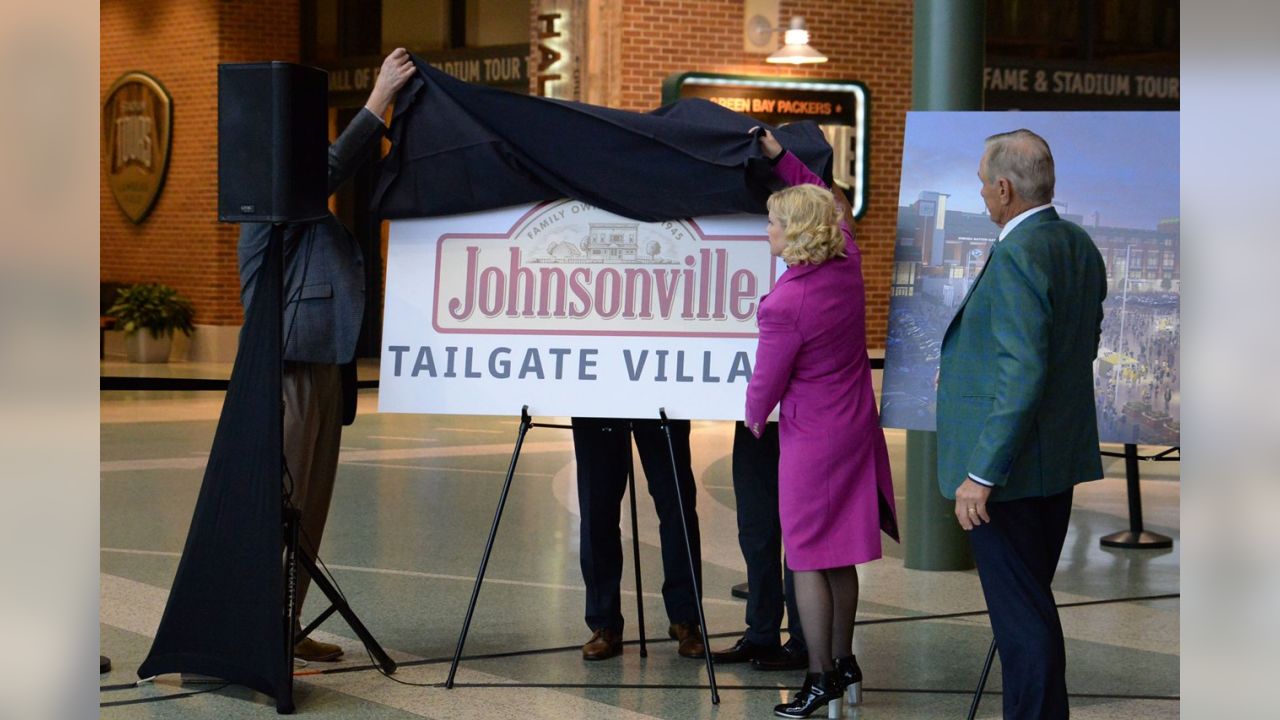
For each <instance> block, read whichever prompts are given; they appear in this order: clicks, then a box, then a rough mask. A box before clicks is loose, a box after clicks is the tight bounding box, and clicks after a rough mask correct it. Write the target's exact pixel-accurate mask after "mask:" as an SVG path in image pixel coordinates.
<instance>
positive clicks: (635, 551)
mask: <svg viewBox="0 0 1280 720" xmlns="http://www.w3.org/2000/svg"><path fill="white" fill-rule="evenodd" d="M627 492H628V493H629V494H630V495H631V554H632V557H633V558H635V563H634V564H635V566H636V616H637V618H638V622H639V624H640V657H649V649H648V647H646V645H645V639H644V586H643V585H642V584H641V582H640V530H639V526H638V524H637V522H636V463H635V459H634V458H632V457H631V442H630V441H629V440H628V442H627Z"/></svg>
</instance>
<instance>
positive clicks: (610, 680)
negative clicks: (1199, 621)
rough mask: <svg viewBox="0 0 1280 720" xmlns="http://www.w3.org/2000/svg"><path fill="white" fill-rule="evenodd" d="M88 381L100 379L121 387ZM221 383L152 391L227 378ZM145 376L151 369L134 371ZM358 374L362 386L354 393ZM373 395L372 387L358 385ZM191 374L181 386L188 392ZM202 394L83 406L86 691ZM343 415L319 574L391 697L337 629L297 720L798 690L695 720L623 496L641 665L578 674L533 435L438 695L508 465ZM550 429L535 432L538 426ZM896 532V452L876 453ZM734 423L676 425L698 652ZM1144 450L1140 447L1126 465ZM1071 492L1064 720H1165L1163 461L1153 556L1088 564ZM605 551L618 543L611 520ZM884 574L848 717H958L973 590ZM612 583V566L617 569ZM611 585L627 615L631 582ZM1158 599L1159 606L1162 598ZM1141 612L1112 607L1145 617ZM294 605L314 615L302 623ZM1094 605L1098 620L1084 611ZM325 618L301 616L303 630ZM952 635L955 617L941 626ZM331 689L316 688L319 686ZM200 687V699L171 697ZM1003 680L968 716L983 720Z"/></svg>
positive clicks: (571, 497)
mask: <svg viewBox="0 0 1280 720" xmlns="http://www.w3.org/2000/svg"><path fill="white" fill-rule="evenodd" d="M117 370H118V368H116V367H114V366H110V367H108V366H104V374H124V372H126V371H125V370H120V371H119V372H117ZM224 371H225V368H222V369H220V368H198V369H194V368H189V367H188V368H184V367H182V366H180V365H179V366H177V367H173V368H169V369H167V370H162V371H160V372H161V373H167V374H168V375H170V376H178V377H181V376H188V377H189V376H201V377H219V376H221V377H225V376H226V375H225V374H222V375H219V373H221V372H224ZM153 372H154V371H153ZM368 372H369V369H366V372H364V373H362V376H367V373H368ZM372 372H374V373H375V374H376V368H373V369H372ZM187 373H191V374H187ZM221 400H222V394H221V393H220V392H211V391H202V392H104V393H102V401H101V409H102V438H101V439H102V485H101V505H102V529H101V547H102V553H101V573H102V574H101V593H102V598H101V608H102V610H101V625H100V628H101V635H102V649H103V652H104V653H105V654H107V655H109V656H110V657H111V659H112V661H113V663H114V670H113V672H111V673H110V674H108V675H105V676H103V677H102V678H101V683H102V685H104V686H108V687H109V686H115V685H122V684H126V683H131V682H132V681H133V680H135V679H136V676H135V674H134V671H135V670H136V669H137V667H138V664H139V663H140V662H141V660H142V659H143V657H144V656H145V655H146V653H147V650H148V649H149V647H150V643H151V638H152V636H153V634H154V632H155V628H156V626H157V624H158V622H159V618H160V614H161V612H162V610H163V608H164V602H165V598H166V594H167V592H168V588H169V585H170V583H171V581H172V577H173V573H174V570H175V568H176V566H177V562H178V554H179V552H180V551H181V549H182V544H183V541H184V539H185V536H186V531H187V525H188V523H189V522H190V518H191V510H192V507H193V505H194V503H195V498H196V494H197V492H198V490H199V486H200V482H201V478H202V473H203V467H204V462H205V459H206V457H207V455H208V451H209V445H210V442H211V440H212V436H213V431H214V426H215V423H216V419H217V416H218V412H219V410H220V407H221ZM360 400H361V404H360V416H359V417H358V418H357V420H356V423H355V424H354V425H353V426H351V427H349V428H347V431H346V433H345V434H344V436H343V450H342V459H341V467H340V469H339V479H338V485H337V488H336V491H335V498H334V504H333V511H332V513H331V516H330V520H329V525H328V529H327V531H326V536H325V540H324V547H323V550H322V556H323V559H324V560H325V561H326V563H327V564H328V567H329V569H330V570H331V571H332V573H333V575H334V576H335V577H336V579H337V581H338V583H339V584H340V585H341V587H342V589H343V591H344V592H345V594H346V596H347V597H348V598H349V600H350V602H351V604H352V606H353V607H354V608H355V609H356V611H357V613H358V614H359V615H360V617H361V618H362V619H363V620H364V622H365V623H366V624H367V625H368V626H369V628H370V629H371V631H372V632H373V633H374V635H375V636H376V637H377V638H378V640H379V641H380V642H381V643H382V645H383V646H384V647H385V648H387V650H388V651H389V652H390V653H391V654H392V656H393V657H395V658H397V659H398V660H401V661H402V663H403V664H402V666H401V669H400V670H399V672H397V673H396V675H395V678H396V679H397V680H400V681H401V682H402V683H414V684H421V685H426V686H427V687H415V686H411V685H405V684H401V683H397V682H394V681H392V680H390V679H387V678H385V677H383V676H382V675H380V674H379V673H377V672H376V671H374V670H372V669H370V668H369V660H368V658H367V657H366V656H365V653H364V651H363V650H362V648H360V646H359V643H358V642H357V641H355V640H354V635H353V633H351V631H350V630H349V629H348V628H347V627H346V625H345V624H344V623H343V622H342V621H341V620H340V619H338V618H331V619H330V620H329V621H328V622H326V623H325V624H324V625H323V626H322V627H321V628H320V630H319V631H318V633H319V635H320V636H321V637H322V638H324V639H329V640H331V641H334V642H338V643H339V644H341V645H342V646H343V647H344V648H346V650H347V655H346V659H345V660H344V661H343V662H341V663H337V664H324V665H312V666H311V667H307V668H303V669H301V670H300V674H299V675H298V677H297V678H296V692H295V697H296V701H297V706H298V711H299V712H301V713H305V714H306V716H308V717H316V718H387V719H391V718H416V717H429V718H473V717H474V718H487V717H503V718H508V717H520V718H543V717H546V718H553V717H554V718H565V717H583V718H604V717H622V718H641V717H657V718H673V719H674V718H694V717H713V716H714V717H721V718H730V717H731V718H739V717H743V718H764V717H771V716H772V713H771V712H770V710H771V707H772V705H773V704H774V703H776V702H778V701H779V698H781V697H782V696H783V694H784V693H789V691H790V689H791V688H793V687H795V686H797V685H798V684H799V680H800V677H799V675H798V674H795V675H792V674H787V673H783V674H776V673H759V672H754V671H751V670H749V669H740V667H739V666H726V667H722V668H719V669H718V672H717V679H718V681H719V685H720V698H721V703H720V705H719V706H718V707H717V708H713V706H712V705H711V702H710V697H709V693H708V690H707V689H706V684H707V678H706V671H705V667H704V666H703V664H702V663H701V662H696V661H690V660H686V659H682V658H680V657H678V656H677V655H676V654H675V648H674V645H673V643H671V642H670V641H669V640H667V639H666V633H665V622H666V620H665V617H664V614H663V608H662V600H661V596H660V594H659V593H657V592H656V590H657V589H658V588H659V587H660V585H661V561H660V555H659V549H658V545H657V521H656V518H655V516H654V513H653V509H652V504H651V503H650V502H649V501H648V499H647V498H646V497H644V496H642V497H641V498H640V513H639V514H640V518H639V536H640V540H641V566H642V568H643V573H644V588H645V592H644V597H643V601H644V609H645V618H646V623H647V635H648V636H649V638H650V640H651V642H650V645H649V656H648V657H647V658H641V657H640V656H639V652H638V647H637V646H636V645H635V644H629V645H628V646H627V649H626V652H625V653H624V654H623V656H622V657H621V658H619V659H617V660H613V661H607V662H603V663H592V664H584V663H583V662H582V660H581V658H580V655H579V651H578V646H579V645H580V644H581V643H582V642H583V641H585V640H586V639H587V636H588V635H589V633H588V631H587V629H586V628H585V626H584V625H583V623H582V611H583V599H584V595H583V589H582V580H581V576H580V574H579V571H578V547H577V537H578V516H577V501H576V497H575V490H574V483H573V472H574V466H573V453H572V447H571V445H570V442H569V437H568V434H567V432H565V431H559V430H550V429H535V430H534V431H532V433H531V434H530V436H529V438H528V439H527V441H526V443H525V448H524V453H523V455H522V458H521V461H520V465H519V468H518V474H517V477H516V479H515V482H514V485H513V488H512V493H511V498H510V500H509V501H508V506H507V511H506V513H505V515H504V518H503V522H502V527H501V530H500V532H499V536H498V539H497V544H496V547H495V552H494V555H493V559H492V561H491V562H490V565H489V569H488V575H487V578H488V579H487V581H486V583H485V585H484V590H483V592H482V593H481V596H480V603H479V607H478V609H477V612H476V619H475V622H474V625H473V627H472V632H471V635H470V637H469V639H468V643H467V655H468V656H469V658H470V659H468V660H466V661H465V662H464V663H463V665H462V668H461V670H460V671H459V673H458V678H457V681H458V687H456V688H454V689H453V690H445V689H443V688H441V687H438V686H436V685H437V684H439V683H441V682H442V681H443V680H444V678H445V676H446V674H447V671H448V662H447V660H448V658H449V657H450V656H451V655H452V652H453V648H454V645H455V643H456V641H457V635H458V630H459V628H460V626H461V623H462V619H463V615H464V613H465V610H466V604H467V600H468V598H469V595H470V592H471V587H472V582H473V579H474V575H475V572H476V567H477V565H478V563H479V560H480V555H481V551H482V550H483V547H484V540H485V537H486V535H487V533H488V528H489V523H490V521H491V519H492V515H493V509H494V506H495V504H496V502H497V498H498V493H499V491H500V489H501V484H502V480H503V475H504V473H505V470H506V466H507V463H508V460H509V457H510V452H511V446H512V443H513V440H514V436H515V430H516V421H515V419H512V418H476V417H458V416H434V417H432V416H407V415H381V414H378V413H377V412H376V392H375V391H362V393H361V398H360ZM544 420H550V419H544ZM888 436H889V444H890V452H891V455H892V457H893V463H894V471H895V477H896V478H897V487H898V493H899V497H898V503H899V511H900V514H901V516H902V517H903V518H904V519H905V517H906V513H905V512H904V511H903V505H904V504H905V501H906V500H905V497H904V496H903V494H904V492H905V490H904V487H903V479H904V478H905V475H906V472H905V460H904V457H905V452H904V436H903V433H901V432H899V431H890V432H889V433H888ZM731 438H732V426H731V425H729V424H727V423H711V422H706V423H695V424H694V431H693V459H694V470H695V473H696V474H697V478H698V484H699V496H698V511H699V517H700V519H701V522H702V527H703V557H704V567H703V572H704V578H705V586H706V590H705V595H706V603H705V605H706V613H707V624H708V626H709V628H710V631H711V632H712V633H713V634H716V635H719V636H721V637H720V639H717V640H713V642H712V644H713V646H714V647H722V646H727V645H728V644H730V643H731V642H732V639H733V638H734V637H736V634H737V633H738V632H739V631H740V630H741V629H742V627H743V621H742V616H743V609H744V604H743V602H742V601H740V600H737V599H734V598H732V597H731V596H730V592H729V590H730V588H731V587H732V586H733V585H734V584H736V583H740V582H743V581H744V580H745V571H744V566H743V563H742V558H741V555H740V553H739V551H738V547H737V539H736V525H735V519H734V498H733V492H732V490H731V489H730V488H731V481H730V467H729V452H730V445H731ZM1144 450H1148V449H1146V448H1144ZM1105 465H1106V470H1107V479H1106V480H1103V481H1100V482H1096V483H1091V484H1088V485H1085V486H1082V487H1081V488H1079V489H1078V490H1077V493H1076V507H1075V511H1074V513H1073V516H1072V525H1071V530H1070V532H1069V534H1068V536H1067V541H1066V548H1065V550H1064V552H1063V558H1062V563H1061V565H1060V567H1059V571H1058V579H1057V582H1056V585H1055V587H1056V590H1057V595H1058V600H1059V602H1060V603H1061V604H1063V605H1064V606H1065V607H1064V608H1063V609H1062V611H1061V612H1062V619H1063V625H1064V628H1065V632H1066V636H1067V655H1068V664H1069V669H1068V683H1069V688H1070V691H1071V693H1072V695H1073V698H1072V712H1073V717H1077V718H1136V717H1152V718H1169V717H1176V716H1177V715H1178V712H1179V704H1178V700H1177V697H1178V695H1179V685H1178V667H1179V644H1178V628H1179V606H1180V600H1179V599H1178V597H1176V595H1177V593H1178V592H1179V553H1180V542H1178V535H1179V522H1178V499H1179V483H1178V482H1177V480H1178V474H1177V473H1178V467H1179V466H1178V464H1177V463H1144V464H1143V465H1142V471H1143V473H1144V479H1145V480H1146V481H1147V482H1144V484H1143V500H1144V510H1145V517H1146V525H1147V527H1148V528H1149V529H1152V530H1155V531H1158V532H1161V533H1164V534H1166V535H1170V536H1172V537H1173V538H1174V540H1175V544H1174V548H1173V550H1172V551H1156V552H1150V551H1148V552H1142V551H1119V550H1104V549H1102V548H1101V547H1100V546H1099V544H1098V538H1099V537H1100V536H1101V535H1104V534H1107V533H1110V532H1113V531H1116V530H1121V529H1125V528H1126V527H1127V515H1126V513H1127V505H1126V496H1125V488H1124V481H1123V472H1124V467H1123V462H1122V461H1120V460H1116V459H1107V460H1106V462H1105ZM623 524H624V538H627V542H629V541H630V540H629V538H630V522H629V520H627V519H625V516H624V523H623ZM886 542H887V543H888V544H887V545H886V556H885V558H884V559H883V560H880V561H878V562H874V563H871V564H869V565H866V566H863V567H862V568H861V570H860V573H861V578H862V602H861V607H860V610H859V619H860V620H861V621H862V623H861V624H860V625H859V627H858V630H857V636H856V641H855V642H856V645H857V651H858V657H859V661H860V663H861V664H862V667H863V669H864V671H865V673H866V681H865V685H866V696H865V703H864V704H863V706H862V707H861V708H859V709H857V711H856V712H855V713H853V715H854V716H857V717H861V718H877V719H880V718H883V719H885V720H888V719H891V718H957V717H963V715H964V713H965V712H966V710H967V708H968V704H969V701H970V697H971V694H972V690H973V686H974V684H975V681H976V679H977V675H978V672H979V670H980V668H981V663H982V659H983V657H984V654H985V652H986V649H987V646H988V643H989V642H990V637H991V636H990V631H989V629H988V627H987V620H986V618H985V616H983V615H981V614H980V611H982V610H983V609H984V603H983V600H982V595H981V590H980V588H979V584H978V579H977V575H976V573H974V572H921V571H914V570H906V569H904V568H903V564H902V556H903V552H902V548H901V547H899V546H896V545H893V544H892V542H891V541H887V540H886ZM627 557H628V563H629V562H630V560H629V558H630V553H629V552H628V553H627ZM623 588H624V591H626V592H627V594H626V596H625V598H626V601H628V602H631V603H633V604H632V605H631V606H630V607H629V608H628V607H626V606H625V605H624V612H625V613H626V614H627V622H628V627H627V630H626V636H627V639H628V640H630V641H634V640H635V639H636V632H637V631H636V622H635V620H636V618H635V605H634V599H635V594H634V592H633V590H632V589H633V588H634V584H633V579H632V570H631V568H630V565H629V564H628V567H627V568H626V570H625V572H624V578H623ZM1171 595H1172V596H1173V597H1169V596H1171ZM1155 596H1158V599H1132V598H1152V597H1155ZM318 598H319V595H318V594H315V593H313V595H312V598H311V599H310V602H312V603H314V602H319V600H318ZM1098 601H1107V602H1098ZM320 609H321V608H318V607H316V606H314V605H311V604H309V605H308V615H312V614H314V613H316V612H319V610H320ZM959 613H979V614H961V615H958V616H952V617H934V616H937V615H947V614H959ZM325 669H330V670H331V669H338V670H340V672H332V671H330V672H325V673H320V674H317V673H316V671H317V670H325ZM201 690H207V691H208V692H204V693H202V694H198V695H194V694H189V693H193V692H198V691H201ZM999 690H1000V681H999V676H998V664H997V672H996V673H994V674H993V679H992V682H991V683H990V684H989V686H988V695H987V697H986V699H985V700H984V703H983V706H982V711H981V712H980V713H979V716H980V717H998V716H999V703H1000V698H999V695H998V692H999ZM101 700H102V703H103V708H102V717H104V718H143V717H145V718H184V719H185V718H219V719H222V718H247V717H269V716H271V715H273V714H274V713H275V709H274V704H273V702H272V700H270V699H269V698H267V697H265V696H262V695H258V694H255V693H253V692H252V691H249V690H245V689H243V688H238V687H225V688H219V687H218V686H193V685H186V686H184V685H182V684H181V683H180V682H179V680H178V678H177V677H173V676H162V677H161V678H159V679H157V680H156V681H155V683H154V684H150V685H144V686H142V687H138V688H132V687H130V688H123V689H114V690H106V691H104V692H102V694H101Z"/></svg>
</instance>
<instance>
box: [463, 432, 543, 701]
mask: <svg viewBox="0 0 1280 720" xmlns="http://www.w3.org/2000/svg"><path fill="white" fill-rule="evenodd" d="M527 411H528V407H526V408H525V409H524V411H522V412H521V418H520V432H519V434H518V435H517V436H516V448H515V450H514V451H513V452H512V453H511V464H510V465H509V466H508V467H507V479H506V481H505V482H503V484H502V495H500V496H499V497H498V509H497V510H495V511H494V513H493V526H492V527H490V528H489V539H488V541H486V542H485V545H484V557H482V558H481V559H480V569H479V570H478V571H476V584H475V587H473V588H472V589H471V602H470V603H469V604H468V605H467V617H466V619H465V620H463V621H462V632H461V633H459V634H458V647H457V649H456V650H454V651H453V663H452V664H450V665H449V677H448V679H446V680H445V681H444V686H445V687H446V688H449V689H452V688H453V676H454V675H455V674H457V672H458V661H459V660H461V659H462V646H463V645H465V644H466V643H467V631H468V630H469V629H470V628H471V616H472V615H473V614H474V613H475V611H476V599H477V598H479V597H480V584H481V583H483V582H484V571H485V568H486V567H488V565H489V555H490V554H491V553H492V552H493V540H494V538H496V537H497V536H498V523H499V522H501V520H502V508H503V506H504V505H506V504H507V493H508V492H509V491H510V490H511V478H513V477H514V476H515V474H516V461H518V460H519V459H520V446H521V445H523V444H524V436H525V433H527V432H529V424H530V418H529V415H528V412H527Z"/></svg>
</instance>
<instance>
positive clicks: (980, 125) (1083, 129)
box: [881, 112, 1180, 445]
mask: <svg viewBox="0 0 1280 720" xmlns="http://www.w3.org/2000/svg"><path fill="white" fill-rule="evenodd" d="M1020 127H1025V128H1027V129H1030V130H1032V131H1034V132H1036V133H1038V134H1040V135H1041V136H1042V137H1044V138H1045V140H1047V141H1048V142H1049V146H1050V148H1052V150H1053V156H1054V161H1055V164H1056V170H1057V187H1056V193H1055V197H1054V205H1055V206H1056V207H1057V210H1058V213H1059V214H1060V215H1062V216H1063V217H1064V218H1066V219H1068V220H1071V221H1072V222H1075V223H1077V224H1078V225H1080V226H1082V227H1083V228H1084V229H1085V231H1086V232H1088V233H1089V235H1090V237H1092V238H1093V241H1094V243H1096V244H1097V246H1098V249H1099V250H1101V252H1102V257H1103V259H1104V260H1105V261H1106V265H1107V281H1108V282H1107V300H1106V303H1105V306H1104V311H1105V313H1106V315H1105V320H1104V321H1103V325H1102V343H1101V348H1100V350H1099V352H1098V358H1097V359H1096V360H1095V361H1094V394H1095V399H1096V401H1097V406H1098V430H1099V433H1100V435H1101V439H1102V441H1103V442H1115V443H1140V444H1151V445H1176V444H1178V423H1179V415H1180V398H1179V392H1178V381H1179V365H1178V342H1179V337H1180V324H1179V315H1178V307H1179V286H1180V274H1179V271H1180V264H1179V247H1178V244H1179V222H1178V218H1179V210H1178V114H1177V113H1173V112H1109V113H1108V112H1096V113H1095V112H1090V113H1086V112H1072V113H1066V112H1061V113H1030V112H1022V113H976V112H975V113H940V112H938V113H935V112H915V113H909V114H908V117H907V130H906V139H905V147H904V152H903V160H902V184H901V187H900V190H899V195H898V205H899V207H898V233H897V243H896V248H895V252H894V277H893V291H892V292H893V297H892V299H891V302H890V312H889V336H888V344H887V347H886V350H885V374H884V386H883V397H882V411H881V414H882V418H883V423H884V425H885V427H896V428H906V429H913V430H933V429H934V410H935V392H934V384H933V380H934V374H935V372H936V371H937V369H938V355H939V350H940V349H941V345H942V336H943V333H944V332H945V331H946V328H947V324H948V323H949V322H950V321H951V318H952V316H953V315H954V314H955V310H956V308H957V307H958V306H959V305H960V302H961V301H962V300H963V299H964V296H965V293H966V292H968V290H969V286H970V284H971V283H972V282H973V280H974V278H975V277H977V275H978V272H979V271H980V270H981V269H982V267H983V264H984V263H985V262H986V259H987V254H988V251H989V250H990V249H991V246H992V243H994V242H995V241H996V238H998V237H999V234H1000V229H999V228H998V227H997V226H996V225H995V224H994V223H992V222H991V220H990V219H989V218H988V217H987V214H986V209H985V206H984V205H983V202H982V198H981V196H980V195H979V193H978V191H979V189H980V187H981V183H980V181H979V180H978V176H977V169H978V162H979V160H980V158H981V156H982V150H983V140H984V139H985V138H987V137H988V136H990V135H993V134H995V133H999V132H1005V131H1008V130H1015V129H1017V128H1020Z"/></svg>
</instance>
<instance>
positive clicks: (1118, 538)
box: [1100, 443, 1173, 550]
mask: <svg viewBox="0 0 1280 720" xmlns="http://www.w3.org/2000/svg"><path fill="white" fill-rule="evenodd" d="M1140 459H1141V458H1139V457H1138V446H1137V445H1136V444H1134V443H1125V446H1124V477H1125V486H1126V489H1127V491H1128V493H1129V529H1128V530H1122V531H1120V532H1117V533H1111V534H1110V535H1106V536H1103V538H1102V540H1101V541H1100V542H1101V543H1102V546H1103V547H1112V548H1125V549H1128V550H1164V549H1167V548H1171V547H1173V539H1172V538H1170V537H1168V536H1166V535H1161V534H1160V533H1153V532H1148V531H1146V530H1144V529H1143V527H1142V485H1141V483H1140V482H1139V480H1140V477H1139V471H1138V460H1140Z"/></svg>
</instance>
